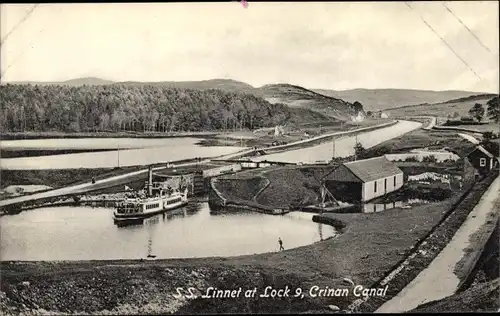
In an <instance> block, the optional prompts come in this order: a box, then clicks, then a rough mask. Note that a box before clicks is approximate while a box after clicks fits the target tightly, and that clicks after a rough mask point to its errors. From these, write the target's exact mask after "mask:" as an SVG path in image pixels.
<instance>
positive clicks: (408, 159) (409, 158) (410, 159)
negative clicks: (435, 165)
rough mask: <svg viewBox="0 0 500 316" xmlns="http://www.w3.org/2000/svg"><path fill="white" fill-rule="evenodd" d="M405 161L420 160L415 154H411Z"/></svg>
mask: <svg viewBox="0 0 500 316" xmlns="http://www.w3.org/2000/svg"><path fill="white" fill-rule="evenodd" d="M404 161H406V162H418V161H419V160H418V159H417V157H415V156H410V157H406V159H405V160H404Z"/></svg>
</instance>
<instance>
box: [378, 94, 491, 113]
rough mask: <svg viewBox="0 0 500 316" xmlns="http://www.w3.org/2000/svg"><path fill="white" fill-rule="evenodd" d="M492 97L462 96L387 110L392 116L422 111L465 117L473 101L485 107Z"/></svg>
mask: <svg viewBox="0 0 500 316" xmlns="http://www.w3.org/2000/svg"><path fill="white" fill-rule="evenodd" d="M492 97H493V96H492V95H483V96H478V97H476V98H464V99H463V100H458V101H455V102H444V103H434V104H422V105H411V106H404V107H399V108H392V109H390V110H388V112H389V113H390V115H391V116H393V117H395V116H398V117H399V116H414V115H415V116H421V115H422V114H423V113H425V115H430V116H438V117H448V116H449V115H453V114H454V113H455V112H456V113H457V114H458V115H457V116H458V118H460V117H462V116H463V117H467V116H469V113H468V112H469V110H470V109H471V108H472V107H473V106H474V104H475V103H481V104H482V105H483V106H484V107H486V102H488V101H489V100H490V99H491V98H492Z"/></svg>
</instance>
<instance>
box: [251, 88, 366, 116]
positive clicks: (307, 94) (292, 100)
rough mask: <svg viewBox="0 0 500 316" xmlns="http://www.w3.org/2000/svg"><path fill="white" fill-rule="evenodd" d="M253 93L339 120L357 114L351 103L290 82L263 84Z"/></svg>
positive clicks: (271, 100)
mask: <svg viewBox="0 0 500 316" xmlns="http://www.w3.org/2000/svg"><path fill="white" fill-rule="evenodd" d="M254 94H256V95H257V96H260V97H262V98H264V99H265V100H266V101H268V102H270V103H283V104H286V105H288V106H290V107H292V108H305V109H310V110H313V111H316V112H319V113H322V114H324V115H327V116H330V117H333V118H336V119H340V120H344V119H348V118H350V117H351V116H355V115H356V114H357V111H356V110H355V109H354V106H353V104H352V103H349V102H345V101H344V100H340V99H336V98H332V97H328V96H325V95H322V94H319V93H317V92H314V91H311V90H308V89H306V88H303V87H300V86H294V85H290V84H269V85H264V86H262V87H260V88H257V89H255V90H254Z"/></svg>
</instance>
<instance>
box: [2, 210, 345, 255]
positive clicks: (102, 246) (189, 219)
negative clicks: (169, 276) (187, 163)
mask: <svg viewBox="0 0 500 316" xmlns="http://www.w3.org/2000/svg"><path fill="white" fill-rule="evenodd" d="M112 214H113V209H111V208H92V207H47V208H40V209H36V210H31V211H24V212H22V213H20V214H17V215H11V216H2V217H0V226H1V227H2V229H1V233H0V235H1V246H0V259H1V260H28V261H32V260H93V259H95V260H99V259H140V258H146V257H147V255H148V254H151V255H155V256H156V258H157V259H160V258H194V257H212V256H235V255H244V254H254V253H265V252H273V251H277V250H278V238H279V237H281V239H282V240H283V245H284V247H285V249H290V248H295V247H299V246H304V245H308V244H311V243H314V242H317V241H320V240H322V239H326V238H328V237H332V236H334V235H335V230H334V228H333V227H331V226H329V225H325V224H318V223H314V222H312V220H311V216H312V215H310V214H303V213H300V212H294V214H291V215H288V216H273V215H266V214H261V213H256V212H241V213H235V214H221V215H214V214H211V213H210V209H209V207H208V203H193V204H190V205H188V206H186V207H183V208H179V209H177V210H173V211H169V212H167V213H166V214H164V215H157V216H155V217H152V218H149V219H148V220H146V221H145V222H144V223H143V224H142V225H137V226H126V227H117V226H116V225H114V223H113V219H112Z"/></svg>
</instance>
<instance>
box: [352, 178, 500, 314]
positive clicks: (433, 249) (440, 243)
mask: <svg viewBox="0 0 500 316" xmlns="http://www.w3.org/2000/svg"><path fill="white" fill-rule="evenodd" d="M499 186H500V178H499V177H498V172H496V173H494V174H492V175H490V176H488V177H487V178H485V179H483V180H482V181H481V182H479V183H477V184H476V185H474V186H473V187H472V188H471V190H470V193H469V194H467V195H465V196H464V197H463V199H461V200H460V201H458V203H457V204H456V205H454V206H453V207H452V209H451V212H450V214H449V216H447V217H445V218H444V220H443V222H442V223H441V224H440V225H439V226H437V227H436V229H435V230H433V231H432V233H431V234H430V235H429V236H428V237H427V238H425V241H422V242H421V243H420V245H419V247H418V248H416V249H415V251H414V256H413V257H411V259H410V260H409V261H408V262H407V263H406V266H408V267H409V268H405V267H404V266H403V265H405V263H403V264H401V265H400V266H401V267H403V269H404V270H403V269H401V270H400V271H401V273H400V275H395V276H394V277H393V280H394V282H395V283H396V284H399V285H396V286H395V287H394V291H392V292H390V293H389V296H387V297H385V298H377V299H373V300H371V301H369V302H366V303H364V302H360V303H359V304H358V306H359V305H362V306H361V307H360V308H361V309H360V310H361V311H368V312H369V311H375V310H376V311H377V312H379V313H384V312H405V311H409V310H412V309H414V308H416V307H417V306H418V305H421V304H423V303H426V302H429V301H433V300H439V299H441V298H444V297H446V296H450V295H452V294H454V293H455V292H456V291H457V290H458V288H459V285H460V279H459V277H458V276H457V275H455V267H456V266H457V264H458V263H459V261H460V259H461V258H463V256H464V252H463V249H464V247H466V246H467V244H468V240H469V237H470V236H471V235H472V234H473V233H474V232H475V231H476V230H477V229H478V228H479V227H480V226H481V225H482V224H483V223H484V222H486V221H487V219H486V218H487V217H488V215H487V214H488V213H489V212H490V211H491V210H493V208H492V203H493V201H494V200H495V199H496V198H497V197H498V190H499ZM412 267H426V268H425V269H423V270H422V269H421V268H420V269H416V270H415V269H414V268H412ZM398 273H399V272H398ZM398 279H399V280H398ZM410 280H412V281H411V282H410V283H408V281H410ZM390 281H392V280H389V282H390ZM363 303H364V304H363Z"/></svg>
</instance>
